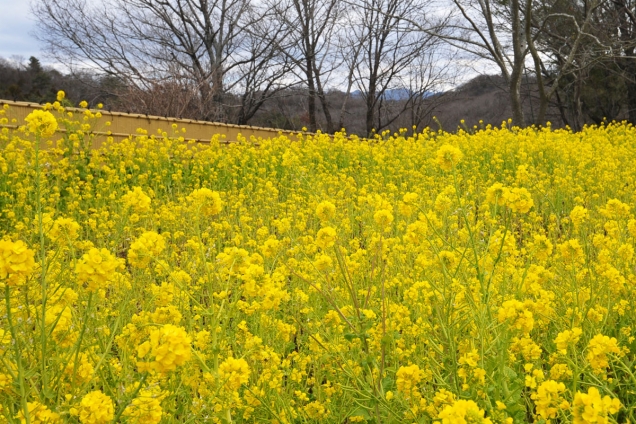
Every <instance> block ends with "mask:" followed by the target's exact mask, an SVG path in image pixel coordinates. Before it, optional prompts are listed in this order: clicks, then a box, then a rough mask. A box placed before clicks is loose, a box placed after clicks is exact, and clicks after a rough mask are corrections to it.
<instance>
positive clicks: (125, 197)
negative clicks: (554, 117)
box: [0, 95, 636, 424]
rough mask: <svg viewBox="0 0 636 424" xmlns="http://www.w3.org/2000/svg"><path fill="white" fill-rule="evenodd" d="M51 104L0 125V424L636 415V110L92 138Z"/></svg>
mask: <svg viewBox="0 0 636 424" xmlns="http://www.w3.org/2000/svg"><path fill="white" fill-rule="evenodd" d="M59 97H60V99H61V100H58V103H57V104H55V103H54V104H51V105H50V106H47V107H46V111H47V113H48V114H50V116H49V115H46V114H40V113H38V114H36V115H33V116H32V117H31V118H30V119H29V121H28V122H20V123H18V124H19V125H23V126H18V128H16V129H9V128H5V129H4V130H3V131H1V132H0V146H2V149H0V169H2V173H0V292H1V293H2V301H1V302H0V317H2V320H0V358H1V361H0V423H5V422H7V423H8V422H19V423H22V422H27V421H28V422H30V423H58V422H59V423H61V422H68V423H75V424H80V423H106V422H122V423H140V424H142V423H143V424H159V423H161V422H192V423H208V422H211V423H223V422H237V423H239V422H240V423H261V422H277V423H281V424H282V423H295V422H308V423H309V422H321V423H342V422H357V423H358V422H405V423H411V422H427V423H462V422H465V423H506V424H509V423H523V422H528V421H534V422H545V423H548V422H552V423H557V422H558V423H622V422H636V412H635V410H634V409H633V408H632V407H631V406H632V405H634V404H636V395H635V394H634V390H633V386H634V384H636V381H634V363H635V361H636V357H635V355H636V343H635V341H636V339H635V337H636V336H635V335H634V331H635V329H636V311H634V306H633V305H634V304H635V303H636V302H635V299H636V292H635V291H634V290H635V289H634V287H636V286H635V285H634V281H636V274H635V270H636V263H635V255H634V249H635V248H636V208H635V207H634V204H635V203H636V194H635V193H636V192H634V190H633V187H632V186H633V182H634V181H636V170H635V169H634V168H633V166H632V163H633V161H634V160H636V128H634V127H633V126H631V125H628V124H622V123H612V124H606V125H602V126H596V127H587V128H585V129H584V130H583V131H581V132H580V133H577V134H573V133H572V132H570V131H567V130H553V129H551V128H549V127H547V128H527V129H520V128H509V127H508V126H507V125H505V126H503V127H501V128H495V127H490V126H489V127H483V128H476V129H474V131H472V132H471V133H468V132H466V131H460V132H459V133H457V134H451V133H446V132H440V131H435V132H433V131H430V130H424V131H423V132H421V133H418V134H413V135H410V136H407V135H406V132H401V133H398V134H395V135H390V134H388V133H385V134H379V135H377V139H378V141H379V140H382V141H383V142H382V143H376V142H373V140H371V141H369V140H362V139H359V138H357V137H354V136H347V135H346V134H336V135H335V136H334V137H329V136H327V135H324V134H317V135H308V134H300V135H299V139H298V140H293V141H292V140H290V139H288V138H286V137H284V136H279V137H274V138H272V139H267V140H259V141H258V143H256V142H254V143H252V140H245V139H241V140H239V142H238V143H232V144H230V145H224V144H222V143H220V140H221V138H220V137H219V136H214V138H213V139H212V140H211V143H210V144H196V143H194V142H189V141H186V140H184V139H183V138H181V136H180V133H179V132H176V131H170V129H167V131H165V132H162V133H157V134H149V133H148V132H146V131H143V130H141V131H138V134H137V135H136V136H132V137H130V138H129V139H126V140H123V141H122V142H119V143H114V142H112V140H111V141H109V140H105V142H104V143H103V145H102V147H101V148H99V149H96V150H93V151H91V150H88V149H84V147H86V146H91V145H93V141H94V139H93V137H94V134H93V131H94V130H96V129H99V128H101V127H100V125H101V124H100V122H101V121H100V118H99V117H98V111H93V110H90V109H86V110H84V111H83V112H82V113H77V112H76V113H75V114H72V116H71V115H69V114H68V113H67V111H65V110H64V108H63V106H62V105H61V104H60V102H62V101H63V100H64V96H61V95H60V96H59ZM87 106H88V105H87V104H85V105H84V107H87ZM2 112H3V113H2V115H3V118H1V119H4V117H7V118H6V119H10V118H11V113H12V112H11V109H10V108H9V109H2ZM51 117H53V120H51ZM53 128H61V129H64V130H65V131H60V132H59V133H56V134H58V135H59V139H58V140H54V142H52V143H51V145H50V146H48V147H47V148H39V147H42V146H43V145H44V144H46V141H47V139H49V140H50V139H51V138H54V136H53V135H50V136H47V134H49V133H51V131H53ZM169 133H170V134H173V133H174V134H175V136H174V137H173V136H169V135H168V134H169ZM34 136H35V137H40V139H41V140H42V141H44V142H45V143H42V145H41V146H39V147H38V146H35V145H34V143H32V141H33V138H34ZM254 141H256V140H254ZM36 147H38V148H39V150H38V158H39V160H38V161H37V162H36V161H34V160H32V159H33V158H34V155H35V148H36ZM38 175H39V179H36V178H38V177H37V176H38ZM36 182H37V184H36ZM36 188H38V189H39V190H36ZM38 192H39V199H38V198H37V193H38Z"/></svg>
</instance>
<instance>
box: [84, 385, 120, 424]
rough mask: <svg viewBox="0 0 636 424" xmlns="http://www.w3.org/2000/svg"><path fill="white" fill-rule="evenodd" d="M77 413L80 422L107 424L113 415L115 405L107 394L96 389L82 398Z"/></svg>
mask: <svg viewBox="0 0 636 424" xmlns="http://www.w3.org/2000/svg"><path fill="white" fill-rule="evenodd" d="M78 415H79V420H80V423H82V424H107V423H110V422H111V421H112V420H113V418H114V416H115V407H114V405H113V401H112V399H111V398H110V397H109V396H106V395H105V394H104V393H102V392H101V391H99V390H97V391H94V392H90V393H87V394H86V396H84V397H83V398H82V401H81V402H80V405H79V410H78Z"/></svg>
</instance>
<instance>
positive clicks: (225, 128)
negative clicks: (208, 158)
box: [0, 99, 298, 147]
mask: <svg viewBox="0 0 636 424" xmlns="http://www.w3.org/2000/svg"><path fill="white" fill-rule="evenodd" d="M5 104H8V105H9V110H8V111H7V113H6V117H7V118H9V123H8V124H7V125H0V127H9V128H16V127H17V126H19V125H23V124H24V118H25V117H26V116H27V115H28V114H29V113H31V112H32V111H33V110H35V109H42V108H43V106H42V105H40V104H37V103H26V102H12V101H9V100H2V99H0V107H2V106H3V105H5ZM66 110H67V111H68V112H73V113H75V115H76V117H77V116H78V115H79V114H81V113H82V112H83V111H84V109H77V108H66ZM94 112H96V110H94ZM100 112H101V114H102V117H101V118H99V119H98V120H97V122H96V123H94V124H93V125H92V127H93V131H94V133H95V134H96V137H95V141H94V144H93V145H94V147H97V146H99V145H100V144H101V143H102V142H103V141H104V140H105V139H106V137H107V133H106V132H107V131H110V132H111V134H110V135H111V136H112V137H113V138H114V139H115V140H116V141H117V140H122V139H124V138H127V137H128V136H130V135H136V134H137V128H143V129H145V130H147V131H148V134H149V135H150V134H158V130H159V129H161V130H162V131H165V132H167V133H168V134H172V124H174V123H176V124H177V125H178V128H179V129H181V128H185V129H186V132H185V134H180V135H183V136H184V137H185V138H186V139H187V140H192V139H194V140H195V141H197V142H200V143H208V142H209V141H210V139H211V138H212V136H213V135H215V134H224V135H225V141H227V142H233V141H236V140H237V139H238V136H239V134H240V135H241V136H242V137H245V138H247V139H250V138H251V137H254V138H255V139H259V138H262V139H266V138H272V137H276V136H278V135H279V134H282V135H285V136H287V137H289V138H290V139H292V140H295V139H296V135H297V134H298V133H297V132H293V131H288V130H278V129H273V128H263V127H252V126H249V125H231V124H220V123H215V122H205V121H195V120H192V119H176V118H163V117H161V116H151V115H150V116H147V115H138V114H129V113H121V112H108V111H105V110H101V111H100ZM14 118H15V119H16V122H15V123H12V121H11V120H12V119H14ZM107 121H109V122H110V123H111V125H110V126H106V125H105V123H106V122H107Z"/></svg>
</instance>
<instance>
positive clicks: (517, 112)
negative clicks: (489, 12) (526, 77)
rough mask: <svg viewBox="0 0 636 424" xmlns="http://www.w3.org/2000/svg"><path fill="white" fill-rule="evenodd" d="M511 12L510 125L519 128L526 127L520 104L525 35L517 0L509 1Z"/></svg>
mask: <svg viewBox="0 0 636 424" xmlns="http://www.w3.org/2000/svg"><path fill="white" fill-rule="evenodd" d="M510 6H511V12H512V48H513V54H514V59H513V65H512V72H511V73H510V86H509V87H510V106H511V108H512V123H513V125H517V126H519V127H523V126H525V125H526V120H525V117H524V116H523V104H522V103H521V74H522V71H523V66H524V60H525V54H524V48H523V47H522V45H521V44H522V43H521V41H522V36H523V35H524V34H525V31H524V28H522V27H521V19H520V17H519V12H520V10H519V7H520V5H519V0H512V1H511V4H510Z"/></svg>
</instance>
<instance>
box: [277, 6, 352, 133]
mask: <svg viewBox="0 0 636 424" xmlns="http://www.w3.org/2000/svg"><path fill="white" fill-rule="evenodd" d="M271 7H272V8H273V9H275V10H276V19H277V20H278V22H279V25H280V27H281V28H284V29H285V31H287V32H288V34H289V36H288V37H287V38H285V39H284V40H285V43H284V44H280V49H281V51H282V52H283V53H284V54H285V55H287V57H288V58H289V59H290V60H292V61H293V62H294V64H295V65H296V67H297V69H298V72H299V74H300V75H299V78H300V80H301V81H303V84H305V85H306V86H307V100H308V115H309V130H310V131H316V129H317V119H316V101H317V100H318V101H320V104H321V106H322V111H323V113H324V116H325V120H326V130H327V132H329V133H331V132H333V129H334V128H333V120H332V117H331V112H330V111H329V104H328V102H327V98H326V96H325V87H326V86H327V85H328V83H329V81H328V77H329V75H330V74H331V72H332V71H333V70H334V68H335V67H336V66H337V65H334V66H332V65H333V62H332V61H330V59H331V57H332V55H333V53H334V47H335V43H334V40H335V34H336V32H337V29H338V23H339V22H338V20H339V18H340V16H341V12H342V8H343V3H342V2H341V1H340V0H283V1H279V0H274V1H272V2H271Z"/></svg>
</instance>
